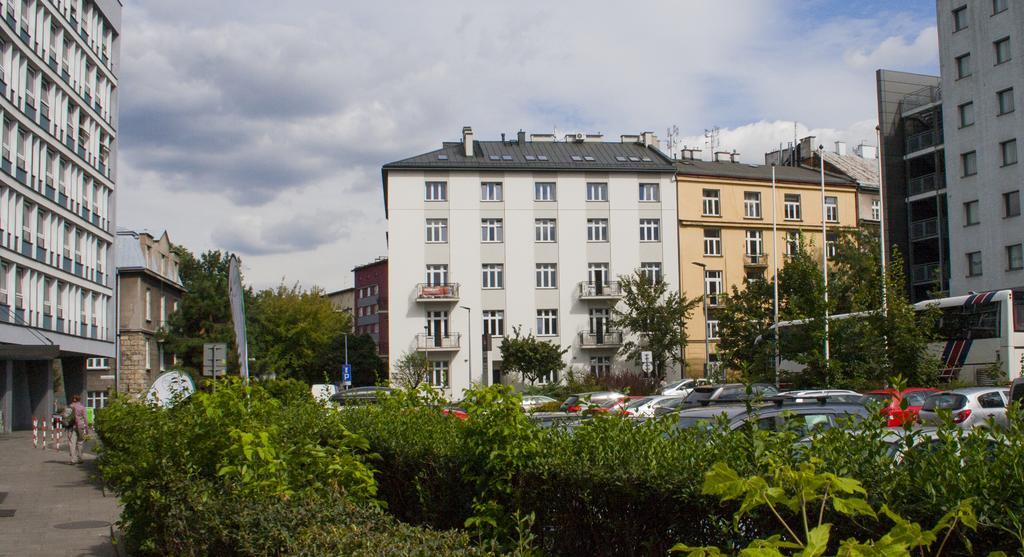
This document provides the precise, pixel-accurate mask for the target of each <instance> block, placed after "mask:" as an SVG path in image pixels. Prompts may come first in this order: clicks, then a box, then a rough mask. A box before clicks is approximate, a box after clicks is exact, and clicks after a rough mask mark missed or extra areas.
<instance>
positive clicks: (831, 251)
mask: <svg viewBox="0 0 1024 557" xmlns="http://www.w3.org/2000/svg"><path fill="white" fill-rule="evenodd" d="M838 245H839V234H836V233H835V232H829V233H828V234H825V256H826V257H835V256H836V248H837V246H838Z"/></svg>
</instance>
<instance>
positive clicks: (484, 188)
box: [480, 182, 502, 201]
mask: <svg viewBox="0 0 1024 557" xmlns="http://www.w3.org/2000/svg"><path fill="white" fill-rule="evenodd" d="M501 199H502V197H501V182H482V183H481V184H480V201H501Z"/></svg>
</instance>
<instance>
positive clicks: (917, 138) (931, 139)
mask: <svg viewBox="0 0 1024 557" xmlns="http://www.w3.org/2000/svg"><path fill="white" fill-rule="evenodd" d="M939 143H942V132H941V131H940V130H927V131H923V132H921V133H915V134H914V135H912V136H910V137H908V138H907V153H913V152H914V151H920V150H921V149H927V148H928V147H931V146H933V145H938V144H939Z"/></svg>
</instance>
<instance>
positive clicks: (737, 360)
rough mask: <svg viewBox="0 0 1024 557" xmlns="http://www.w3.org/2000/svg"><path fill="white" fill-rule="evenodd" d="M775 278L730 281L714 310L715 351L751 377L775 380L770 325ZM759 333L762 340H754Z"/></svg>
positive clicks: (729, 363)
mask: <svg viewBox="0 0 1024 557" xmlns="http://www.w3.org/2000/svg"><path fill="white" fill-rule="evenodd" d="M774 284H775V283H774V279H772V280H771V281H769V280H763V279H761V280H755V281H752V282H748V283H747V284H746V286H745V287H744V288H743V289H739V288H737V287H736V285H733V287H732V292H731V293H729V294H728V295H727V296H724V297H723V304H722V307H721V308H720V309H718V310H717V311H716V315H717V317H718V334H719V341H718V354H719V359H720V361H721V362H722V363H723V364H724V365H725V366H726V367H727V368H729V369H745V370H746V372H747V373H748V374H749V378H750V379H753V380H768V379H769V378H771V379H772V380H774V371H775V368H774V366H773V363H772V358H773V357H774V356H773V354H774V344H773V342H772V337H771V332H770V330H769V328H770V327H771V326H772V323H773V318H774V306H773V296H774V293H773V288H774ZM758 337H761V340H762V341H761V342H760V343H759V342H757V339H758Z"/></svg>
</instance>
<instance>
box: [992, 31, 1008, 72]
mask: <svg viewBox="0 0 1024 557" xmlns="http://www.w3.org/2000/svg"><path fill="white" fill-rule="evenodd" d="M992 46H993V47H994V48H995V51H996V65H997V66H998V65H999V64H1002V63H1003V62H1009V61H1010V37H1004V38H1002V39H999V40H998V41H995V42H993V43H992Z"/></svg>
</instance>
